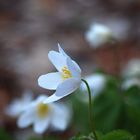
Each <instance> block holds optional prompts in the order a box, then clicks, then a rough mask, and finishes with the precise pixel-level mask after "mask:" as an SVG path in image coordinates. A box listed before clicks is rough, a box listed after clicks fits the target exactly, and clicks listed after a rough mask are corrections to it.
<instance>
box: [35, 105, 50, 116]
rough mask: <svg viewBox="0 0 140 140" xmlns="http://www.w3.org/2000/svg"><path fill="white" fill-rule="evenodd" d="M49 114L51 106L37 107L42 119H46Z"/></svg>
mask: <svg viewBox="0 0 140 140" xmlns="http://www.w3.org/2000/svg"><path fill="white" fill-rule="evenodd" d="M48 112H49V106H48V105H47V104H43V103H39V104H38V105H37V114H38V116H39V117H40V118H44V117H46V115H47V114H48Z"/></svg>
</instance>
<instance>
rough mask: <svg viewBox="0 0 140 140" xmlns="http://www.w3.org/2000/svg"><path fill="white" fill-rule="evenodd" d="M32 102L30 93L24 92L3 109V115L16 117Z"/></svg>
mask: <svg viewBox="0 0 140 140" xmlns="http://www.w3.org/2000/svg"><path fill="white" fill-rule="evenodd" d="M32 100H33V96H32V92H30V91H26V92H25V93H23V95H22V97H21V98H16V99H14V100H13V101H12V102H11V104H10V105H8V106H7V107H6V109H5V113H6V114H7V115H9V116H11V117H18V116H19V115H20V114H21V113H22V112H23V111H24V110H25V109H26V108H27V107H28V104H29V103H31V101H32Z"/></svg>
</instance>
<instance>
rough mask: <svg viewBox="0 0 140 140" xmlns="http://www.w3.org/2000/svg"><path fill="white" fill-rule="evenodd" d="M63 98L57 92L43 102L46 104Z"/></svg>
mask: <svg viewBox="0 0 140 140" xmlns="http://www.w3.org/2000/svg"><path fill="white" fill-rule="evenodd" d="M61 98H63V97H60V96H59V97H58V96H56V95H55V94H53V95H51V96H49V97H48V98H47V99H46V100H44V101H43V103H44V104H46V103H52V102H55V101H57V100H59V99H61Z"/></svg>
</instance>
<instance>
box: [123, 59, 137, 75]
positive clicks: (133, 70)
mask: <svg viewBox="0 0 140 140" xmlns="http://www.w3.org/2000/svg"><path fill="white" fill-rule="evenodd" d="M122 74H123V76H124V77H126V78H127V77H138V76H140V59H132V60H131V61H129V62H128V64H127V65H126V67H125V68H124V70H123V72H122Z"/></svg>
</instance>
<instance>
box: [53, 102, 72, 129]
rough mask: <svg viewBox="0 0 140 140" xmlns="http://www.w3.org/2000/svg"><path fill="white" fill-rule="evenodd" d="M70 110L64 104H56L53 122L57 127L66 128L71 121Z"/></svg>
mask: <svg viewBox="0 0 140 140" xmlns="http://www.w3.org/2000/svg"><path fill="white" fill-rule="evenodd" d="M70 116H71V114H70V110H69V108H67V107H66V106H64V105H63V104H55V105H54V110H53V116H52V121H51V124H52V126H53V127H54V128H55V129H59V130H65V129H66V128H67V126H68V124H69V122H70Z"/></svg>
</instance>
